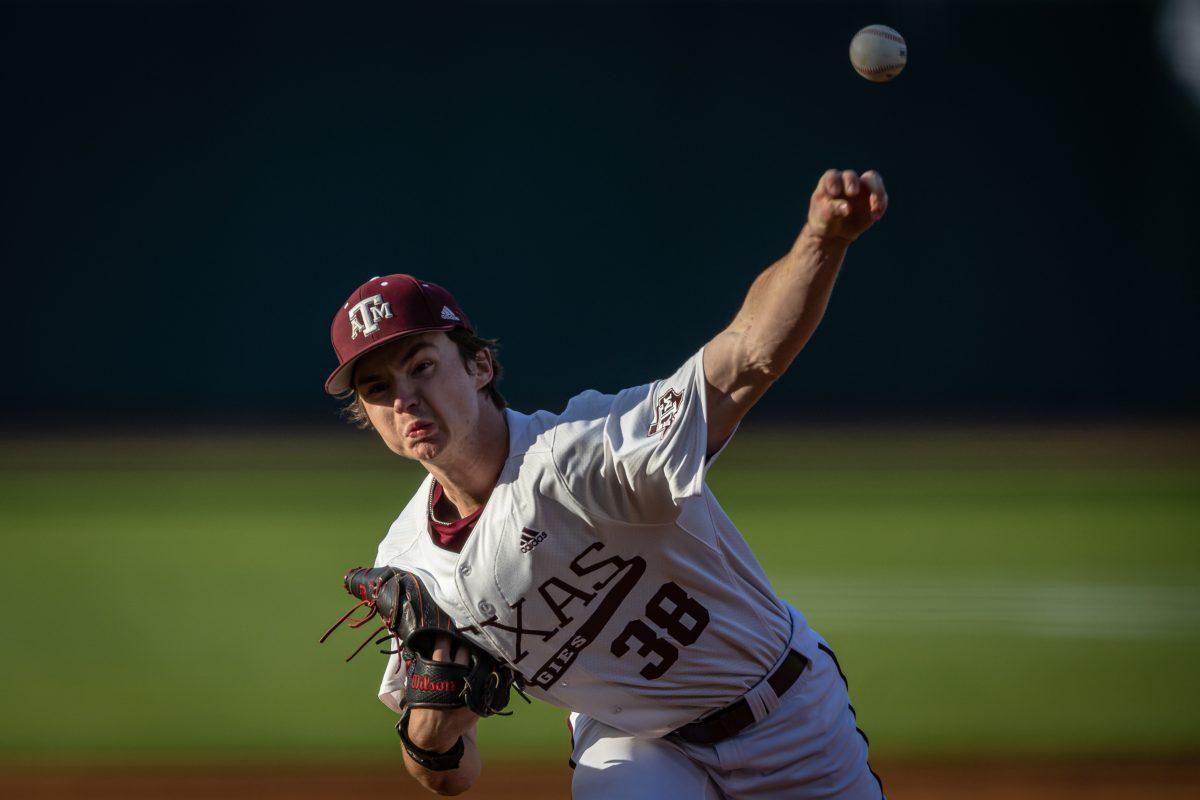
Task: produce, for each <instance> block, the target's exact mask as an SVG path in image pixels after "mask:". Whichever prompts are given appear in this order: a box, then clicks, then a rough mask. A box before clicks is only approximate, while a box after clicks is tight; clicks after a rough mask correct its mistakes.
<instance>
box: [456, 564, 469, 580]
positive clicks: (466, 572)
mask: <svg viewBox="0 0 1200 800" xmlns="http://www.w3.org/2000/svg"><path fill="white" fill-rule="evenodd" d="M458 574H459V575H462V576H463V577H464V578H465V577H467V576H468V575H470V574H471V565H470V564H463V565H462V566H461V567H459V568H458Z"/></svg>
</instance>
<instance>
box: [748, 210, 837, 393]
mask: <svg viewBox="0 0 1200 800" xmlns="http://www.w3.org/2000/svg"><path fill="white" fill-rule="evenodd" d="M848 246H849V242H847V241H846V240H844V239H834V238H827V237H818V236H815V235H813V234H812V233H811V232H810V231H809V229H808V227H807V226H806V227H805V229H804V230H803V231H801V233H800V236H799V237H798V238H797V239H796V242H795V244H794V245H793V246H792V249H791V251H789V252H788V254H787V255H785V256H784V257H783V258H781V259H779V261H776V262H775V263H774V264H772V265H771V266H770V267H768V268H767V269H766V270H765V271H764V272H763V273H762V274H761V275H759V276H758V278H757V279H755V281H754V283H753V284H752V285H751V287H750V291H749V292H748V293H747V294H746V300H745V302H744V303H743V305H742V309H741V310H740V311H739V312H738V315H737V316H736V317H735V318H734V321H733V323H732V324H731V325H730V326H729V328H728V333H730V334H733V335H735V336H736V337H737V339H738V349H739V350H740V351H741V356H742V359H744V363H745V365H746V366H747V367H748V368H749V369H750V370H751V372H753V373H759V374H760V375H761V376H762V378H763V379H765V380H768V381H770V380H774V379H775V378H777V377H779V375H781V374H782V373H783V372H784V371H785V370H786V369H787V368H788V366H789V365H790V364H791V363H792V360H793V359H795V357H796V354H797V353H799V352H800V350H801V349H803V347H804V345H805V344H806V343H807V342H808V340H809V339H810V338H811V337H812V335H813V332H814V331H816V329H817V325H818V324H819V323H820V322H821V317H823V316H824V314H825V307H826V306H827V305H828V304H829V295H830V293H831V292H832V291H833V284H834V282H835V281H836V279H837V275H838V271H839V270H840V269H841V266H842V261H843V260H844V259H845V256H846V249H847V247H848Z"/></svg>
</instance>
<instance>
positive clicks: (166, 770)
mask: <svg viewBox="0 0 1200 800" xmlns="http://www.w3.org/2000/svg"><path fill="white" fill-rule="evenodd" d="M876 767H877V769H878V771H879V773H880V774H881V775H882V776H883V780H884V786H885V789H886V790H887V796H888V797H889V798H890V800H898V798H919V799H920V800H949V799H950V798H967V797H969V798H972V799H973V800H1008V799H1009V798H1014V800H1015V798H1021V800H1051V799H1053V800H1077V799H1078V800H1083V798H1087V800H1135V799H1137V800H1141V799H1142V798H1155V800H1183V799H1184V798H1188V800H1191V798H1195V797H1197V796H1200V756H1190V757H1179V758H1147V759H1121V758H1114V759H1103V760H1101V759H1072V760H1048V759H1012V758H1010V759H1001V758H995V759H961V760H905V761H881V762H880V763H878V764H877V765H876ZM570 781H571V771H570V769H569V768H568V767H567V766H566V765H565V764H562V765H549V764H545V763H527V764H518V763H507V764H502V765H493V766H489V767H488V768H487V769H485V770H484V773H483V777H481V778H480V780H479V783H478V784H476V787H475V788H474V789H472V790H471V791H469V792H467V793H466V794H464V795H462V796H463V797H474V798H480V799H481V800H482V798H491V799H492V800H533V799H534V798H567V797H569V795H570ZM433 796H434V795H431V794H428V793H426V792H425V791H424V790H423V789H421V788H420V787H419V786H418V785H417V784H416V783H414V782H413V781H412V779H410V778H409V777H408V776H407V775H406V774H405V773H404V770H403V769H402V768H401V767H399V766H397V765H382V764H377V763H363V764H357V765H326V766H312V765H295V764H274V765H209V766H196V765H191V766H183V765H174V766H172V765H157V766H153V767H141V766H132V765H125V766H111V765H105V766H98V765H91V766H89V765H82V764H74V765H69V766H63V765H56V766H13V765H8V766H4V767H0V797H6V798H9V797H11V798H21V800H25V799H26V798H29V799H30V800H65V799H66V798H91V799H93V800H116V798H120V799H121V800H151V799H153V800H158V798H171V800H210V799H211V800H239V798H255V799H256V800H285V798H286V800H333V799H334V798H346V797H406V798H411V797H433ZM664 800H666V799H664Z"/></svg>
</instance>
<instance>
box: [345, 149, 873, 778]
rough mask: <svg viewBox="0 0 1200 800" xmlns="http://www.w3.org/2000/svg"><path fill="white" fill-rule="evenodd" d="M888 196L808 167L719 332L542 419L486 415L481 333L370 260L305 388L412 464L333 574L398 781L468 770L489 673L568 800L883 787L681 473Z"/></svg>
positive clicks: (830, 669)
mask: <svg viewBox="0 0 1200 800" xmlns="http://www.w3.org/2000/svg"><path fill="white" fill-rule="evenodd" d="M886 209H887V193H886V191H885V189H884V185H883V179H882V178H881V177H880V176H879V174H877V173H876V172H865V173H863V174H861V175H860V174H858V173H857V172H854V171H851V170H844V171H843V170H830V171H828V172H826V173H825V174H824V175H823V176H822V177H821V179H820V181H819V183H818V184H817V187H816V189H815V191H814V192H813V194H812V197H811V200H810V204H809V209H808V216H807V221H806V223H805V225H804V227H803V230H802V231H801V232H800V235H799V237H798V238H797V239H796V242H795V244H794V245H793V247H792V248H791V250H790V251H789V252H788V253H787V254H786V255H785V256H784V257H783V258H781V259H780V260H779V261H777V262H776V263H775V264H774V265H772V266H771V267H769V268H768V269H767V270H766V271H764V272H763V273H762V274H761V275H759V276H758V278H757V279H756V280H755V281H754V283H753V285H751V287H750V290H749V292H748V293H747V295H746V299H745V302H744V304H743V305H742V307H741V310H740V311H739V312H738V314H737V316H736V317H735V318H734V320H733V322H732V323H731V324H730V325H729V326H728V327H727V328H726V329H725V330H723V331H721V332H720V333H719V334H717V335H716V336H715V337H714V338H713V339H712V340H711V341H709V342H708V343H707V344H705V345H704V346H703V347H702V348H701V349H700V350H699V351H698V352H696V353H695V355H693V356H692V357H691V358H689V359H688V360H687V361H686V362H684V363H683V365H682V366H680V367H679V368H678V369H677V370H676V371H675V372H674V373H673V374H671V375H669V376H667V377H665V378H663V379H662V380H657V381H654V382H652V383H649V384H646V385H644V386H638V387H634V388H632V389H626V390H624V391H621V392H618V393H616V394H601V393H600V392H596V391H586V392H583V393H582V394H579V395H577V396H576V397H574V398H573V399H571V400H570V402H569V403H568V404H567V406H566V408H565V409H564V410H563V411H562V412H561V413H558V414H553V413H548V412H544V411H539V412H537V413H534V414H531V415H526V414H521V413H517V412H515V411H513V410H511V409H509V408H506V406H505V402H504V399H503V397H502V396H501V395H500V394H499V392H498V391H497V390H496V380H497V379H498V377H499V372H500V367H499V364H498V362H497V361H496V358H495V356H494V354H493V352H492V349H491V347H490V342H489V341H488V340H484V339H480V338H478V337H477V336H476V334H475V331H474V329H473V327H472V326H471V323H470V322H469V320H468V318H467V316H466V314H465V313H464V312H463V310H462V309H461V308H460V307H459V306H458V304H457V303H456V302H455V301H454V298H453V297H452V296H451V294H450V293H449V292H447V291H446V290H445V289H443V288H441V287H439V286H437V285H435V284H433V283H428V282H425V281H421V280H419V279H416V278H413V277H411V276H408V275H389V276H385V277H380V278H374V279H372V280H370V281H368V282H367V283H365V284H363V285H362V286H361V287H359V288H358V289H357V290H356V291H355V292H354V294H352V295H351V296H350V298H349V300H347V302H346V303H345V305H343V306H342V308H341V309H339V310H338V312H337V313H336V315H335V317H334V320H333V325H332V329H331V334H332V339H333V345H334V349H335V351H336V353H337V356H338V360H339V363H338V366H337V369H336V370H335V371H334V372H333V374H332V375H330V377H329V380H328V381H327V382H326V385H325V388H326V390H327V391H328V392H330V393H331V394H334V395H338V396H343V397H347V398H349V399H350V401H351V411H352V414H353V415H356V416H357V417H358V418H359V419H360V420H361V421H362V422H364V424H367V425H369V426H370V427H371V428H373V429H374V430H375V431H376V432H377V433H378V434H379V436H380V438H381V439H382V440H383V442H384V444H386V445H387V447H388V448H390V449H391V450H392V451H393V452H395V453H396V454H397V455H400V456H403V457H405V458H409V459H413V460H416V461H418V462H420V464H421V465H422V466H423V467H424V468H425V469H426V471H427V472H428V475H427V476H426V477H425V479H424V481H423V482H422V483H421V485H420V487H419V488H418V489H417V492H416V494H414V495H413V497H412V499H411V500H410V501H409V502H408V504H407V506H406V507H405V508H404V510H403V511H402V512H401V513H400V515H399V517H397V519H396V521H395V522H394V523H393V524H392V526H391V529H390V530H389V531H388V534H387V536H386V537H385V538H384V539H383V541H382V543H381V544H380V546H379V551H378V555H377V558H376V561H375V567H374V568H372V569H359V570H355V571H352V573H350V574H349V575H347V578H346V586H347V589H348V590H350V592H351V593H352V594H354V595H355V596H356V597H359V598H360V599H361V602H360V605H366V606H367V609H368V612H369V614H371V615H373V614H376V613H378V614H379V615H380V616H381V617H382V618H383V621H382V625H381V630H382V629H385V628H386V629H387V631H388V632H389V633H388V634H386V635H392V636H394V637H395V638H396V640H397V641H398V643H399V644H400V647H398V648H397V652H393V653H392V655H391V656H390V658H389V663H388V666H387V669H386V670H385V672H384V677H383V682H382V685H381V687H380V690H379V697H380V699H381V700H382V701H383V702H384V703H385V704H386V705H388V706H389V707H390V708H391V709H393V710H394V711H396V712H397V713H398V714H400V715H401V717H400V721H399V722H398V724H397V730H398V732H399V734H400V737H401V740H402V743H403V748H402V749H403V753H404V755H403V758H404V761H405V764H406V767H407V769H408V770H409V772H410V773H411V774H412V775H413V776H414V777H415V778H416V779H417V780H418V781H420V782H421V783H422V784H423V785H425V786H426V787H427V788H429V789H431V790H433V791H436V792H438V793H442V794H457V793H460V792H462V791H464V790H466V789H467V788H469V787H470V786H471V784H472V783H473V782H474V781H475V779H476V778H477V777H478V775H479V774H480V770H481V762H480V758H479V752H478V750H477V748H476V744H475V742H476V724H477V722H478V720H479V718H480V716H481V715H486V714H489V713H493V712H495V711H498V710H500V709H502V708H503V707H504V704H505V703H506V702H507V698H508V688H509V686H510V684H511V685H515V686H516V687H518V688H523V690H524V691H525V692H527V693H528V694H530V695H532V696H534V697H537V698H540V699H542V700H545V701H547V702H549V703H553V704H555V705H558V706H561V707H563V708H565V709H569V710H570V717H569V723H570V727H571V732H572V740H573V752H572V755H571V762H572V765H573V766H574V774H573V779H572V790H573V794H574V796H575V797H577V798H583V799H584V800H591V799H592V798H600V797H620V798H664V797H671V798H784V797H786V798H847V799H848V800H860V799H861V800H866V798H870V800H879V798H881V797H882V796H883V792H882V787H881V784H880V782H879V780H878V778H876V776H875V774H874V773H873V772H872V771H871V769H870V767H869V766H868V764H867V742H866V737H865V736H864V735H863V734H862V732H861V731H859V730H858V729H857V727H856V725H855V716H854V709H853V707H852V706H851V705H850V702H849V698H848V695H847V691H846V685H845V679H844V678H843V677H842V674H841V670H840V668H839V666H838V663H837V660H836V659H835V658H834V655H833V652H832V651H831V650H830V648H829V646H828V645H827V644H826V643H825V641H824V640H823V639H822V638H821V637H820V636H819V635H818V634H817V633H816V632H815V631H813V630H812V629H811V628H810V627H809V626H808V624H807V623H806V622H805V619H804V616H803V615H802V614H801V613H800V612H799V611H797V610H796V609H795V608H793V607H792V606H790V605H789V604H788V603H787V602H785V601H784V600H781V599H780V598H779V597H778V596H777V595H776V594H775V592H774V591H773V590H772V588H771V585H770V583H769V582H768V581H767V578H766V576H765V574H764V573H763V570H762V567H761V566H760V565H759V563H758V561H757V560H756V559H755V557H754V554H753V553H752V552H751V551H750V548H749V547H748V546H747V544H746V541H745V540H744V539H743V537H742V535H741V534H740V533H739V532H738V530H737V528H736V527H735V526H734V524H733V522H732V521H731V520H730V519H729V517H728V516H726V514H725V512H724V511H723V510H722V509H721V506H720V505H719V504H718V502H717V500H716V498H715V497H714V496H713V493H712V492H711V491H710V490H709V488H708V486H707V485H706V483H705V475H706V473H707V472H708V469H709V468H710V467H711V466H712V464H713V462H714V461H715V460H716V459H717V457H718V456H719V455H720V452H721V450H722V449H723V448H724V447H725V445H726V444H727V443H728V441H729V439H730V437H731V436H732V435H733V433H734V431H735V430H736V429H737V427H738V424H739V423H740V421H741V419H742V418H743V417H744V416H745V415H746V412H747V411H749V410H750V408H751V407H752V406H753V405H754V403H755V402H756V401H757V400H758V398H760V397H761V396H762V395H763V393H764V392H765V391H766V390H767V388H768V387H769V386H770V385H771V384H772V383H773V382H774V381H775V380H776V379H778V378H779V377H780V376H781V375H782V374H783V373H784V371H785V370H786V369H787V368H788V366H789V365H790V364H791V362H792V360H793V358H794V357H795V356H796V354H797V353H798V352H799V351H800V349H801V348H802V347H803V346H804V344H805V342H807V340H808V339H809V337H810V336H811V335H812V333H813V331H814V330H815V329H816V327H817V324H818V322H819V321H820V319H821V317H822V315H823V313H824V311H825V306H826V302H827V301H828V298H829V294H830V291H831V290H832V288H833V284H834V280H835V278H836V277H837V273H838V270H839V268H840V267H841V264H842V261H843V258H844V256H845V254H846V250H847V248H848V247H849V245H850V243H851V242H853V241H854V240H855V239H856V238H857V237H858V236H860V235H861V234H862V233H863V232H864V231H866V230H867V229H868V228H869V227H870V226H871V225H872V224H873V223H874V222H875V221H877V220H878V219H880V218H881V217H882V216H883V214H884V212H885V211H886ZM804 535H805V533H804V532H803V531H797V532H796V536H797V540H798V542H799V541H802V537H803V536H804ZM363 623H365V619H361V620H358V621H357V622H355V623H354V624H356V625H361V624H363ZM481 687H482V688H481ZM481 692H483V693H484V694H485V695H486V696H483V695H481V694H480V693H481Z"/></svg>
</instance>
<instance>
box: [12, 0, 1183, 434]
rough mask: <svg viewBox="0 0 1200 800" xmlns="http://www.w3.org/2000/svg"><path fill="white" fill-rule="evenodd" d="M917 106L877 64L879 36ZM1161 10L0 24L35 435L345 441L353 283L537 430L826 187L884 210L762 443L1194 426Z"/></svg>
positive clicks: (63, 9)
mask: <svg viewBox="0 0 1200 800" xmlns="http://www.w3.org/2000/svg"><path fill="white" fill-rule="evenodd" d="M874 22H881V23H886V24H890V25H893V26H894V27H896V28H898V29H899V30H900V31H901V32H902V33H903V34H904V35H905V36H906V37H907V39H908V42H909V46H910V50H911V54H910V63H909V67H908V69H907V70H906V71H905V73H904V74H903V75H902V76H901V77H900V78H899V79H897V80H896V81H895V82H893V83H892V84H888V85H883V86H877V85H872V84H869V83H867V82H866V81H864V80H862V79H861V78H859V77H858V76H857V75H855V74H854V72H853V71H852V70H851V69H850V66H849V64H848V61H847V56H846V49H847V45H848V42H849V39H850V37H851V35H852V34H853V33H854V31H855V30H857V29H858V28H859V27H862V26H863V25H866V24H869V23H874ZM1157 24H1159V11H1158V7H1157V5H1155V4H1149V3H1147V4H1113V5H1107V4H1106V5H1097V4H1086V3H1049V4H1047V3H1039V4H1032V3H1023V4H962V3H949V2H927V3H918V4H902V3H886V4H876V5H869V4H849V3H829V4H790V5H788V4H777V5H768V6H761V5H748V4H732V5H730V4H724V5H712V4H704V5H683V4H674V5H667V6H657V7H639V6H631V5H622V6H607V5H600V4H583V5H579V4H573V5H569V6H562V5H558V6H555V5H541V6H516V7H513V6H503V5H498V4H489V5H485V6H470V7H469V6H461V5H457V4H433V3H430V4H428V5H426V6H424V7H412V6H399V7H397V6H394V5H392V4H388V5H381V6H374V5H355V6H353V7H350V8H345V7H341V6H339V7H337V8H335V7H334V4H329V5H326V6H297V5H295V4H279V5H250V4H241V5H221V6H214V5H203V4H166V5H162V4H121V5H116V6H109V5H102V4H86V5H68V4H54V5H15V6H14V5H6V6H4V7H3V8H0V103H2V108H3V126H2V129H0V144H2V147H0V152H2V153H3V159H4V179H3V182H2V184H0V204H2V205H0V208H2V209H3V214H4V217H3V218H4V224H3V226H2V227H3V234H2V236H0V258H2V260H3V268H4V275H5V277H4V297H5V302H4V309H5V311H4V314H3V315H2V317H0V332H2V333H3V334H4V336H5V339H6V341H7V342H9V347H7V348H6V351H7V359H6V360H7V362H8V363H7V365H6V369H4V370H3V372H2V373H0V407H2V408H3V410H4V412H5V416H6V418H7V419H8V424H9V426H14V425H16V426H22V425H28V424H37V425H45V424H56V425H58V424H69V425H72V426H79V425H82V426H94V425H102V424H105V423H106V422H108V421H110V420H116V419H122V420H136V419H142V418H145V417H147V416H154V417H159V418H161V419H162V420H165V422H166V424H168V425H170V424H173V423H174V422H176V421H177V420H180V419H183V420H187V421H191V422H197V421H199V422H206V421H229V420H239V419H240V420H246V419H266V418H274V419H280V420H289V421H295V420H313V421H316V420H322V419H328V418H329V415H330V413H331V411H332V409H333V407H334V406H333V404H332V403H331V402H330V401H329V400H327V399H326V398H325V397H324V396H323V395H322V393H321V388H320V387H321V382H322V380H323V379H324V377H325V374H326V372H327V371H328V369H329V368H330V367H331V364H332V354H331V352H330V350H329V345H328V339H327V332H328V324H329V319H330V316H331V314H332V313H333V311H334V310H335V309H336V308H338V307H339V306H340V304H341V302H342V301H343V299H344V298H345V296H346V295H347V294H348V293H349V292H350V290H351V289H352V288H354V286H355V285H357V284H358V283H359V282H361V281H362V280H365V279H366V278H369V277H371V276H373V275H376V274H382V273H386V272H395V271H405V272H412V273H415V274H418V275H421V276H424V277H428V278H431V279H434V280H437V281H439V282H442V283H445V284H446V285H448V286H449V287H450V288H452V289H453V290H454V291H455V292H456V294H457V295H458V296H459V299H460V301H461V302H462V304H463V305H464V307H465V308H466V309H467V311H468V313H470V314H471V315H472V316H473V318H474V319H475V321H476V322H477V324H478V325H479V327H480V329H481V331H482V332H483V333H485V334H488V335H493V336H499V337H500V338H501V340H502V343H503V357H504V360H505V362H506V364H507V366H508V368H509V371H510V377H509V379H508V380H507V382H506V384H505V388H506V392H507V394H508V395H509V397H510V400H512V401H513V402H514V404H515V405H518V406H522V407H528V406H550V407H554V406H557V405H558V404H561V403H562V402H563V400H564V399H565V398H566V397H568V396H569V395H570V394H572V393H574V392H575V391H578V390H580V389H582V388H585V387H589V386H594V387H597V388H604V389H612V388H618V387H620V386H622V385H628V384H632V383H636V382H641V381H644V380H647V379H649V378H652V377H654V376H656V375H657V374H660V373H663V372H664V371H666V370H669V369H670V368H671V367H672V366H673V365H674V364H675V363H676V362H678V361H679V360H680V359H682V358H683V357H684V356H686V355H687V354H688V353H689V352H690V351H692V350H693V349H695V348H696V347H698V346H699V345H700V344H701V343H702V342H703V341H704V340H705V339H706V338H707V337H708V336H710V335H711V334H712V333H714V332H715V331H716V330H717V329H718V328H719V326H721V325H722V324H723V323H724V322H725V321H727V319H728V318H729V317H730V316H731V315H732V314H733V312H734V311H735V310H736V307H737V305H738V302H739V300H740V298H741V296H742V295H743V293H744V291H745V289H746V287H747V286H748V284H749V283H750V281H751V280H752V278H753V277H754V275H755V274H756V272H757V271H758V270H759V269H761V268H762V267H764V266H765V265H767V264H768V263H770V262H771V261H772V260H773V259H774V258H775V257H777V256H778V255H779V254H781V253H782V252H784V251H785V249H786V248H787V247H788V245H789V244H790V241H791V239H792V237H793V236H794V235H795V233H796V232H797V231H798V229H799V227H800V225H801V224H802V222H803V219H804V212H805V208H806V203H807V197H808V195H809V193H810V191H811V186H812V184H813V183H814V181H815V180H816V178H817V176H818V175H819V174H820V173H821V171H822V170H823V169H825V168H826V167H829V166H841V167H849V166H852V167H858V168H868V167H874V168H877V169H879V170H880V171H881V172H882V173H883V174H884V175H885V177H886V178H887V180H888V183H889V187H890V191H891V196H892V202H893V206H892V209H891V211H890V212H889V214H888V216H887V218H886V219H885V220H884V221H883V222H882V223H881V224H880V225H879V226H878V227H877V228H876V229H875V230H873V231H871V232H870V233H869V234H868V235H867V236H866V237H865V238H864V239H863V240H862V241H861V242H860V243H859V244H857V245H856V246H855V247H854V249H853V250H852V252H851V255H850V259H849V262H848V265H847V268H846V271H845V273H844V274H843V278H842V280H841V281H840V283H839V286H838V288H837V291H836V292H835V295H834V299H833V303H832V305H831V308H830V312H829V315H828V317H827V319H826V321H825V323H824V325H823V327H822V328H821V330H820V331H819V332H818V334H817V336H816V338H815V339H814V340H813V342H812V344H811V345H810V347H809V349H808V350H807V351H806V352H805V353H804V354H803V355H802V356H801V358H800V360H799V361H798V362H797V365H796V367H795V368H794V370H793V372H792V373H791V374H789V376H788V377H787V378H786V379H785V380H784V381H783V382H782V383H781V384H780V385H779V386H778V387H777V388H776V389H775V390H774V392H773V393H772V394H771V395H770V396H769V397H768V399H767V400H766V401H765V403H764V408H763V411H762V414H763V416H764V417H769V416H776V417H787V418H794V417H795V416H796V414H798V413H811V414H822V415H831V414H834V415H840V414H845V415H852V416H853V415H858V416H861V415H879V416H884V417H893V416H913V415H916V416H924V417H933V418H938V417H947V416H953V417H960V416H983V417H994V416H1001V417H1003V416H1030V415H1034V416H1036V415H1047V416H1070V415H1099V416H1126V415H1129V416H1137V417H1146V416H1152V415H1155V414H1160V413H1166V414H1170V415H1173V416H1181V415H1190V414H1192V413H1193V412H1194V409H1195V408H1196V401H1197V400H1198V399H1200V379H1198V377H1197V373H1196V370H1195V369H1194V361H1195V355H1196V352H1197V344H1198V339H1200V323H1198V319H1200V314H1198V313H1197V312H1198V310H1200V309H1198V305H1200V303H1198V302H1197V297H1198V293H1197V290H1198V288H1200V280H1198V279H1197V275H1196V273H1197V267H1198V266H1200V258H1197V256H1196V246H1197V243H1198V242H1197V233H1196V225H1197V211H1200V200H1198V199H1197V197H1198V195H1197V186H1198V185H1200V183H1198V181H1197V179H1198V178H1200V146H1198V145H1200V123H1198V119H1197V111H1196V108H1195V107H1194V106H1190V105H1189V104H1188V101H1187V99H1186V96H1185V94H1184V91H1183V89H1182V88H1181V87H1180V86H1179V85H1178V84H1177V83H1176V82H1175V80H1174V79H1173V78H1172V77H1171V75H1170V72H1169V70H1168V69H1167V68H1166V65H1165V62H1164V60H1163V57H1162V56H1161V55H1160V54H1159V52H1158V45H1157V39H1156V33H1155V32H1156V25H1157Z"/></svg>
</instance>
